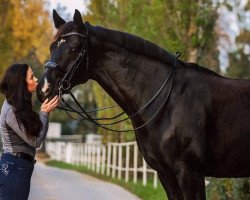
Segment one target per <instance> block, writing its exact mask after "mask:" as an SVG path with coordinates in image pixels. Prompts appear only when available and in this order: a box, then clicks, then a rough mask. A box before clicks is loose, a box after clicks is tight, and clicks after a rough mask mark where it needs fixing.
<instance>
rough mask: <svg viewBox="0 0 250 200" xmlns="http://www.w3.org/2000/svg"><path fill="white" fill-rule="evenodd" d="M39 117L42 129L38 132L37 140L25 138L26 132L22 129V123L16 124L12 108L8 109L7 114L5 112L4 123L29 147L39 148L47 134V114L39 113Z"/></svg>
mask: <svg viewBox="0 0 250 200" xmlns="http://www.w3.org/2000/svg"><path fill="white" fill-rule="evenodd" d="M39 116H40V120H41V122H42V124H43V128H42V130H41V131H40V133H39V136H38V138H35V137H32V138H28V137H27V135H26V130H25V128H24V126H23V124H22V123H18V121H17V118H16V115H15V113H14V110H13V108H10V109H9V110H8V112H7V115H6V123H7V125H8V126H9V127H10V128H11V129H12V130H13V131H15V133H16V134H17V135H19V137H21V138H22V139H23V140H24V141H25V142H26V143H27V144H29V145H30V146H32V147H34V148H39V147H40V145H41V143H42V141H43V140H44V138H45V137H46V134H47V131H48V113H46V112H40V113H39Z"/></svg>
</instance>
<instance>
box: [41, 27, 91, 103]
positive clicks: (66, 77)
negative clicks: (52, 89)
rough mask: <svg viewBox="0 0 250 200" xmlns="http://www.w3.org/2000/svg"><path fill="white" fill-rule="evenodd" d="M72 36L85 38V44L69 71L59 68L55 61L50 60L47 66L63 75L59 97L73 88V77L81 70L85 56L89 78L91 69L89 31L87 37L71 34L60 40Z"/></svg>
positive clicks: (75, 33) (62, 36)
mask: <svg viewBox="0 0 250 200" xmlns="http://www.w3.org/2000/svg"><path fill="white" fill-rule="evenodd" d="M72 35H77V36H80V37H83V38H85V40H84V43H83V45H82V49H81V51H80V53H79V54H78V55H77V57H76V59H75V61H74V63H73V64H72V65H71V66H70V68H69V70H68V71H67V72H66V71H65V70H64V68H62V67H61V66H59V65H58V64H57V63H56V62H55V61H53V60H50V61H49V62H47V63H46V65H45V69H53V70H56V71H57V72H58V73H60V74H61V75H63V78H62V79H61V81H60V82H59V87H58V88H59V89H58V90H59V97H60V98H61V97H62V93H63V91H64V92H66V93H67V92H69V89H70V87H71V79H72V77H73V75H74V74H75V72H76V70H77V69H78V68H79V66H80V64H81V63H82V60H83V58H84V56H85V55H86V65H87V66H86V73H85V76H87V71H88V67H89V57H88V42H87V39H88V29H87V31H86V34H85V35H82V34H80V33H77V32H70V33H67V34H64V35H61V36H60V38H64V37H69V36H72Z"/></svg>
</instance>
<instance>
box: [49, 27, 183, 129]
mask: <svg viewBox="0 0 250 200" xmlns="http://www.w3.org/2000/svg"><path fill="white" fill-rule="evenodd" d="M72 35H78V36H80V37H83V38H85V40H84V43H83V46H82V49H81V51H80V53H79V54H78V56H77V58H76V60H75V61H74V63H73V64H72V65H71V67H70V68H69V70H68V71H67V72H66V73H65V75H64V76H63V78H62V79H61V81H60V82H59V98H60V100H61V102H60V104H61V107H58V108H59V109H62V110H64V111H65V112H66V114H67V115H68V116H70V117H71V118H72V119H74V120H88V121H90V122H92V123H94V124H95V125H97V126H99V127H101V128H103V129H106V130H109V131H112V132H130V131H135V130H138V129H141V128H143V127H145V126H146V125H147V124H149V123H150V122H151V121H152V120H153V119H154V118H155V117H156V115H157V114H158V113H159V112H160V110H161V109H162V107H163V105H164V104H165V103H166V102H167V100H168V99H169V97H170V94H171V91H172V87H173V83H174V75H175V69H176V63H177V60H178V58H179V57H180V56H181V53H180V52H177V53H176V56H175V58H174V63H173V68H172V70H171V72H170V73H169V75H168V76H167V77H166V80H165V81H164V83H163V85H162V86H161V87H160V89H159V90H158V91H157V92H156V94H155V95H154V96H153V97H152V98H151V99H150V100H149V102H148V103H147V104H145V105H144V106H143V107H142V108H140V109H139V110H138V111H137V112H135V113H134V114H132V115H130V116H129V117H126V118H124V119H121V120H118V121H115V122H111V123H99V122H97V121H98V120H114V119H117V118H119V117H120V116H122V115H124V114H125V112H121V113H119V114H118V115H116V116H114V117H109V118H92V117H91V116H90V115H89V113H93V112H97V111H101V110H106V109H109V108H112V107H115V106H117V105H115V106H111V107H106V108H101V109H97V110H92V111H85V109H84V108H83V107H82V106H81V105H80V103H79V102H78V101H77V99H76V98H75V96H74V94H73V93H72V92H71V91H70V87H71V79H72V77H73V75H74V74H75V72H76V70H77V69H78V68H79V66H80V64H81V63H82V60H83V58H84V56H85V55H86V63H87V67H86V73H85V76H87V71H88V66H89V57H88V43H87V39H88V38H87V37H88V29H87V32H86V35H82V34H80V33H77V32H71V33H68V34H64V35H61V36H60V37H68V36H72ZM85 46H86V48H85ZM46 68H50V69H53V70H57V71H58V72H59V73H61V74H62V73H63V72H62V71H64V70H63V68H62V67H60V66H59V65H58V64H57V63H55V62H54V61H49V62H48V63H47V64H46V65H45V69H46ZM171 78H172V82H171V85H170V88H169V91H168V93H167V95H166V97H165V99H164V101H163V103H162V104H161V105H160V107H159V108H158V109H157V111H156V112H155V114H154V115H153V116H151V117H150V119H149V120H147V122H145V123H144V124H142V125H140V126H138V127H135V128H133V129H128V130H114V129H111V128H108V127H106V126H108V125H114V124H117V123H120V122H123V121H126V120H128V119H132V118H134V117H135V116H137V115H138V114H140V113H141V112H142V111H144V110H145V108H146V107H148V106H149V105H150V104H151V103H152V102H153V101H154V100H155V99H156V97H157V96H158V95H159V94H160V93H161V91H162V90H163V88H164V87H165V85H166V84H167V83H168V82H169V80H170V79H171ZM63 91H64V92H66V93H68V94H69V95H70V96H71V98H72V99H73V100H74V102H75V103H76V105H77V106H78V108H79V109H80V110H81V111H78V110H76V109H75V108H73V107H72V106H70V105H69V104H68V103H67V102H66V101H65V100H64V99H63V98H62V94H63ZM63 104H65V105H66V107H68V108H65V107H64V106H63ZM70 112H74V113H77V114H78V115H79V116H80V117H82V118H81V119H76V118H74V117H73V116H72V115H71V114H70Z"/></svg>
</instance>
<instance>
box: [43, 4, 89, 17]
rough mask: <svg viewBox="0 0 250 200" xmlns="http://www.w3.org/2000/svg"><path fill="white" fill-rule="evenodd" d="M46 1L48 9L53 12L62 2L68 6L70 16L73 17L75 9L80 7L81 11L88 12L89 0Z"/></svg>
mask: <svg viewBox="0 0 250 200" xmlns="http://www.w3.org/2000/svg"><path fill="white" fill-rule="evenodd" d="M46 2H47V4H48V5H47V7H48V10H50V11H51V12H52V10H53V9H56V8H57V7H58V4H61V5H62V6H65V7H66V9H67V10H66V11H67V13H69V14H70V17H72V16H73V15H74V12H75V9H78V10H79V11H80V12H81V13H86V10H87V5H88V2H89V0H46ZM62 17H64V16H62Z"/></svg>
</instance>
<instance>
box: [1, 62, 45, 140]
mask: <svg viewBox="0 0 250 200" xmlns="http://www.w3.org/2000/svg"><path fill="white" fill-rule="evenodd" d="M28 69H29V66H28V65H27V64H13V65H11V66H9V67H8V69H7V70H6V71H5V73H4V76H3V78H2V80H1V83H0V91H1V93H3V94H4V95H5V97H6V99H7V101H8V103H9V104H11V105H12V106H13V107H14V112H15V115H16V118H17V121H18V123H19V126H20V123H22V124H23V125H24V128H25V130H26V135H27V137H29V138H31V137H38V135H39V132H40V130H41V129H42V122H41V120H40V118H39V115H38V113H36V112H35V111H33V109H32V99H31V97H32V93H30V92H29V91H28V87H27V81H26V76H27V71H28Z"/></svg>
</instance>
